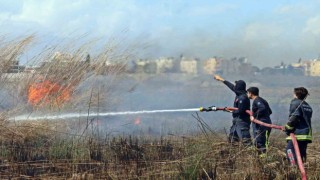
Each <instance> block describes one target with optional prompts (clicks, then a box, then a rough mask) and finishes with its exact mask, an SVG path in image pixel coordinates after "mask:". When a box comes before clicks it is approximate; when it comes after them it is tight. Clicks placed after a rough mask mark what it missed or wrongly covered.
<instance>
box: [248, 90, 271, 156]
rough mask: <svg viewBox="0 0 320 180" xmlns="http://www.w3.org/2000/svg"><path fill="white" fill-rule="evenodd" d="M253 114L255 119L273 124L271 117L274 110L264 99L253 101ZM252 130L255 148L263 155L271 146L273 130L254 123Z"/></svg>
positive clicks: (258, 98) (259, 98) (257, 98)
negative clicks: (269, 140)
mask: <svg viewBox="0 0 320 180" xmlns="http://www.w3.org/2000/svg"><path fill="white" fill-rule="evenodd" d="M252 112H253V117H254V118H255V119H258V120H260V121H262V122H265V123H268V124H271V119H270V115H271V114H272V110H271V108H270V106H269V104H268V102H267V101H266V100H264V99H263V98H261V97H259V96H258V97H256V98H255V99H254V100H253V103H252ZM252 129H253V137H254V144H255V146H256V147H257V148H258V149H259V151H260V152H261V153H265V152H266V148H267V147H268V144H269V142H268V139H269V135H270V132H271V128H268V127H265V126H261V125H259V124H256V123H252Z"/></svg>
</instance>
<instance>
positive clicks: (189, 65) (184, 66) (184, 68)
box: [180, 57, 198, 74]
mask: <svg viewBox="0 0 320 180" xmlns="http://www.w3.org/2000/svg"><path fill="white" fill-rule="evenodd" d="M180 71H181V72H182V73H186V74H197V73H198V61H197V60H196V59H193V58H186V57H181V61H180Z"/></svg>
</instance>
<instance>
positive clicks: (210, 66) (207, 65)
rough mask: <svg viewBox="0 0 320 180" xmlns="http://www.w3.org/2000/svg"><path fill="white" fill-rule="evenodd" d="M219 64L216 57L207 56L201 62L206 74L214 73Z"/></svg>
mask: <svg viewBox="0 0 320 180" xmlns="http://www.w3.org/2000/svg"><path fill="white" fill-rule="evenodd" d="M219 65H220V64H219V62H218V59H217V58H216V57H213V58H209V59H208V60H206V61H204V63H203V71H204V73H206V74H215V73H216V71H217V69H218V66H219Z"/></svg>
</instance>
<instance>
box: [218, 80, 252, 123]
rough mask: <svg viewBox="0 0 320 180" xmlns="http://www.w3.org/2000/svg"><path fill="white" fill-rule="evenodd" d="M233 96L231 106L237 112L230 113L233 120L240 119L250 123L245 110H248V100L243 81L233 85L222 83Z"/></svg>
mask: <svg viewBox="0 0 320 180" xmlns="http://www.w3.org/2000/svg"><path fill="white" fill-rule="evenodd" d="M223 83H224V84H225V85H227V86H228V87H229V88H230V89H231V90H232V91H233V92H234V93H235V94H236V97H235V99H234V103H233V106H234V107H236V108H238V110H236V111H233V112H232V117H233V118H240V119H242V120H244V121H249V122H250V116H249V115H248V114H247V113H246V110H250V100H249V98H248V96H247V91H246V83H245V82H244V81H243V80H239V81H236V83H235V85H234V84H232V83H231V82H229V81H223Z"/></svg>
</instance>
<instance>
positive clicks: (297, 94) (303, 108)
mask: <svg viewBox="0 0 320 180" xmlns="http://www.w3.org/2000/svg"><path fill="white" fill-rule="evenodd" d="M293 94H294V99H293V100H292V101H291V103H290V110H289V113H290V114H289V121H288V123H287V124H286V125H285V127H284V129H285V132H286V134H287V135H290V133H294V135H295V136H296V139H297V141H298V146H299V149H300V154H301V159H302V161H303V162H306V159H307V146H308V143H311V142H312V128H311V118H312V108H311V106H310V105H309V104H308V103H307V102H306V101H305V100H306V98H307V96H308V95H309V93H308V90H307V89H306V88H304V87H297V88H294V90H293ZM286 154H287V158H288V160H289V162H292V158H291V157H292V156H291V155H293V157H294V160H295V161H294V162H297V158H296V154H295V150H294V146H293V143H292V140H291V137H290V136H289V137H287V148H286Z"/></svg>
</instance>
